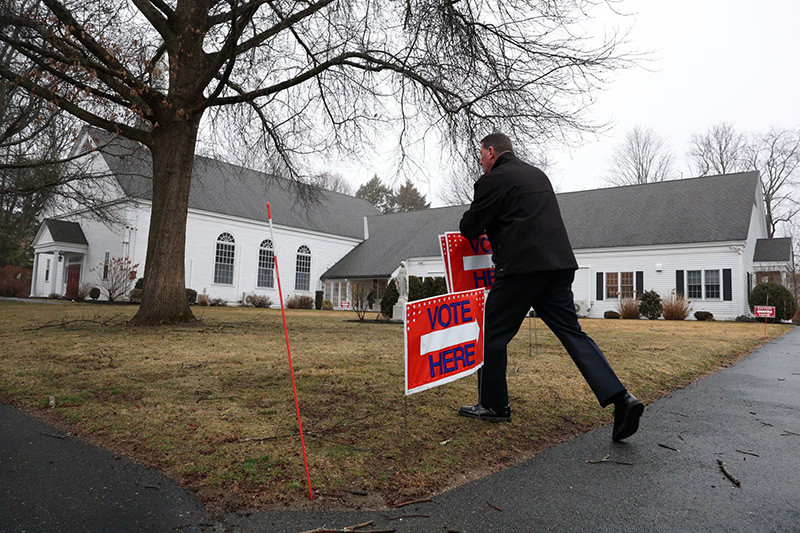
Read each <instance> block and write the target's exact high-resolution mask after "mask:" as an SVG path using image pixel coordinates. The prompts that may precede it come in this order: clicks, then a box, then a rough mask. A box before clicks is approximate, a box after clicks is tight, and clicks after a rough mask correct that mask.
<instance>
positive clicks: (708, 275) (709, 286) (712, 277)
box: [703, 270, 720, 300]
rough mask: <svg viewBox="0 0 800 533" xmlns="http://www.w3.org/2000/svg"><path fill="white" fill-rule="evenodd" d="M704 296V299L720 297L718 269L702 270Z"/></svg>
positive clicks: (717, 298)
mask: <svg viewBox="0 0 800 533" xmlns="http://www.w3.org/2000/svg"><path fill="white" fill-rule="evenodd" d="M703 277H704V278H705V279H704V280H703V281H704V284H705V291H704V292H705V298H706V300H719V299H720V290H719V287H720V283H719V270H704V271H703Z"/></svg>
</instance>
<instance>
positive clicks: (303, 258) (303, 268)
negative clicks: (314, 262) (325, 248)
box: [294, 245, 311, 291]
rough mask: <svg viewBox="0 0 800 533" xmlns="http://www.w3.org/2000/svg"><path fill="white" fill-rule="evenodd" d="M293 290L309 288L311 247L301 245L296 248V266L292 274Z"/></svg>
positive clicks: (306, 289)
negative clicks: (293, 274)
mask: <svg viewBox="0 0 800 533" xmlns="http://www.w3.org/2000/svg"><path fill="white" fill-rule="evenodd" d="M294 290H296V291H308V290H311V249H310V248H309V247H308V246H306V245H303V246H301V247H300V248H298V249H297V267H296V269H295V276H294Z"/></svg>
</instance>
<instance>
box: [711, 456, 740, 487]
mask: <svg viewBox="0 0 800 533" xmlns="http://www.w3.org/2000/svg"><path fill="white" fill-rule="evenodd" d="M717 464H718V465H719V469H720V470H722V473H723V474H725V477H726V478H728V479H730V480H731V483H733V484H734V485H736V486H737V487H740V486H741V485H742V482H741V481H739V480H738V479H736V478H735V477H734V475H733V474H731V472H730V470H728V466H727V465H726V464H725V461H721V460H720V459H717Z"/></svg>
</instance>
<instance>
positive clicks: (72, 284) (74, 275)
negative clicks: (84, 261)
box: [67, 265, 81, 300]
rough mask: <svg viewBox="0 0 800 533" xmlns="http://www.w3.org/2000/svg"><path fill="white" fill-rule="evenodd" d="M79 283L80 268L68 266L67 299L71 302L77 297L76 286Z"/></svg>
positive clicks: (78, 266)
mask: <svg viewBox="0 0 800 533" xmlns="http://www.w3.org/2000/svg"><path fill="white" fill-rule="evenodd" d="M80 282H81V266H80V265H69V266H68V267H67V299H68V300H71V299H73V298H75V297H76V296H77V295H78V285H79V284H80Z"/></svg>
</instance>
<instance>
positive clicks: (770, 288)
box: [748, 283, 797, 320]
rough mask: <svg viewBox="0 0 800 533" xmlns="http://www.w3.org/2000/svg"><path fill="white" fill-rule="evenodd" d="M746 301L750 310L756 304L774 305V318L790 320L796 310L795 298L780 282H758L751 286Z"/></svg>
mask: <svg viewBox="0 0 800 533" xmlns="http://www.w3.org/2000/svg"><path fill="white" fill-rule="evenodd" d="M767 300H769V303H767ZM748 301H749V303H750V310H751V311H752V310H753V307H754V306H756V305H774V306H775V320H791V319H792V317H793V316H794V314H795V313H796V312H797V300H795V299H794V296H793V295H792V293H791V291H789V289H787V288H786V287H784V286H783V285H781V284H780V283H759V284H758V285H756V286H755V287H753V292H751V293H750V297H749V298H748Z"/></svg>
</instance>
